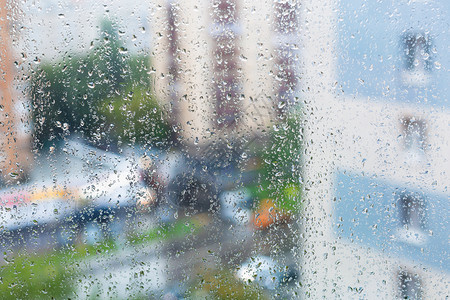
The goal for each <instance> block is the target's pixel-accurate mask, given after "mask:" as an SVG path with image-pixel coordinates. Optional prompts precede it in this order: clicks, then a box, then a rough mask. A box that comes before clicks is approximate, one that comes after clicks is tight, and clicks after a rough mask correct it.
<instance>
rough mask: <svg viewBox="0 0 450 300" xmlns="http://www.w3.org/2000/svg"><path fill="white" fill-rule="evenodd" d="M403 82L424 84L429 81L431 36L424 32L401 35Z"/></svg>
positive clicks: (414, 84) (413, 84)
mask: <svg viewBox="0 0 450 300" xmlns="http://www.w3.org/2000/svg"><path fill="white" fill-rule="evenodd" d="M401 44H402V48H403V55H402V57H403V65H404V70H403V72H402V79H403V83H404V84H406V85H412V86H424V85H427V84H428V83H429V81H430V74H429V72H430V71H431V69H432V59H431V38H430V37H429V35H427V34H425V33H418V32H407V33H406V34H405V35H403V37H402V42H401Z"/></svg>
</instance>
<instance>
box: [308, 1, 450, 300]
mask: <svg viewBox="0 0 450 300" xmlns="http://www.w3.org/2000/svg"><path fill="white" fill-rule="evenodd" d="M449 10H450V5H449V3H448V1H444V0H442V1H394V2H388V1H363V2H361V1H356V0H355V1H340V2H335V1H324V2H323V3H321V4H320V5H318V3H317V2H316V1H305V2H304V7H303V12H304V13H303V14H302V15H301V17H302V22H301V23H302V24H304V27H303V29H304V30H305V31H304V32H302V38H303V43H302V46H304V48H303V52H302V54H303V55H302V61H303V62H304V64H303V71H304V74H305V76H304V79H305V81H304V83H303V84H304V85H305V88H308V92H307V93H305V94H304V98H305V101H306V102H305V103H306V110H308V111H310V112H311V114H308V122H307V123H306V124H307V126H306V128H305V129H306V132H307V141H306V144H307V149H306V157H305V178H306V181H305V194H306V195H305V196H306V199H307V208H306V211H305V216H306V217H307V218H305V224H304V225H305V227H304V228H305V229H304V237H305V239H304V245H303V247H304V248H303V251H304V252H303V253H304V255H303V261H302V263H303V264H304V268H303V270H304V272H303V274H302V275H303V279H304V280H303V281H302V283H303V287H304V289H305V293H309V294H310V295H314V296H313V297H314V298H318V297H319V295H320V296H325V297H326V298H342V299H378V298H379V299H398V298H401V299H444V298H446V297H448V295H449V294H450V290H449V285H448V282H449V279H450V261H449V257H450V256H449V252H448V249H449V238H448V237H449V232H450V226H449V222H448V216H449V209H448V207H449V199H450V197H449V196H450V192H449V190H448V182H449V180H448V179H449V178H450V176H449V173H448V172H449V170H450V160H449V157H448V154H449V153H450V146H449V143H448V141H449V140H450V131H449V126H448V125H449V123H448V122H449V119H450V112H449V102H448V99H449V96H450V90H449V87H448V82H449V80H450V73H449V72H448V68H449V67H450V56H449V54H448V47H449V42H450V38H449V35H448V23H449V21H450V19H449ZM312 112H314V113H313V114H312Z"/></svg>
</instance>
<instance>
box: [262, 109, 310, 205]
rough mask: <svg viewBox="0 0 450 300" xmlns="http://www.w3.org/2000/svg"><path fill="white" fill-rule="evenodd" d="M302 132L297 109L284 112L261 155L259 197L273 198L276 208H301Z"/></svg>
mask: <svg viewBox="0 0 450 300" xmlns="http://www.w3.org/2000/svg"><path fill="white" fill-rule="evenodd" d="M301 134H302V127H301V115H300V112H299V111H298V110H292V111H290V112H287V113H286V115H285V116H284V118H283V119H282V120H281V121H280V122H279V123H278V124H276V125H275V126H274V129H273V130H272V132H271V138H270V141H269V145H268V147H267V149H266V151H265V152H264V153H263V154H262V156H263V161H264V166H263V168H262V170H261V173H262V176H261V177H262V181H263V183H262V190H261V191H259V192H258V194H260V195H258V198H260V199H262V198H267V197H268V198H273V199H274V200H275V202H276V204H277V207H278V208H280V209H282V210H284V211H285V212H288V213H296V212H298V211H299V209H300V197H301V180H300V178H301V177H300V176H301V169H300V166H301V150H302V138H301Z"/></svg>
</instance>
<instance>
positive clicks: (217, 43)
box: [212, 0, 242, 128]
mask: <svg viewBox="0 0 450 300" xmlns="http://www.w3.org/2000/svg"><path fill="white" fill-rule="evenodd" d="M212 21H213V30H212V37H213V39H214V47H213V57H214V58H215V59H214V81H213V84H214V94H215V98H216V115H217V125H218V127H219V128H224V127H225V128H232V127H234V126H236V125H237V120H238V118H239V114H240V104H239V96H240V95H241V94H242V89H241V83H240V80H239V74H238V69H239V66H238V57H239V53H238V52H239V50H238V46H237V44H238V37H239V24H238V7H237V3H236V2H235V1H226V0H216V1H214V2H213V9H212Z"/></svg>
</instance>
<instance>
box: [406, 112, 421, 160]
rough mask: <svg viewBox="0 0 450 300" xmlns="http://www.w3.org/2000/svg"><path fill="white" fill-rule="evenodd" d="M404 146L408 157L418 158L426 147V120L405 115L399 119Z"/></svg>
mask: <svg viewBox="0 0 450 300" xmlns="http://www.w3.org/2000/svg"><path fill="white" fill-rule="evenodd" d="M401 125H402V135H403V140H404V147H405V150H406V152H407V153H408V154H409V156H410V157H413V158H417V159H420V158H422V157H423V156H424V155H425V149H426V122H425V121H424V120H421V119H418V118H415V117H411V116H406V117H404V118H402V119H401Z"/></svg>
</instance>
